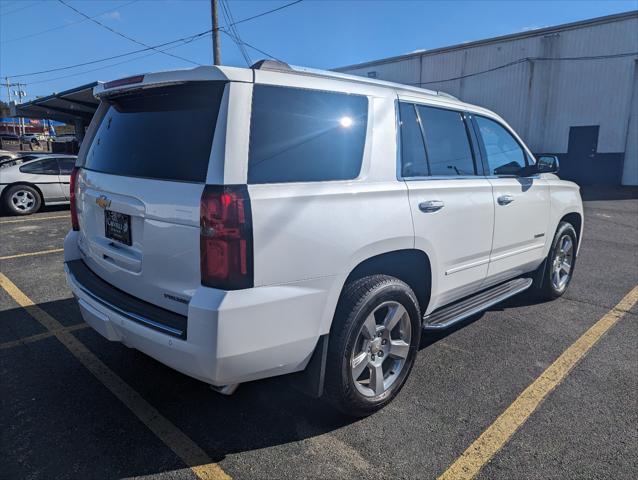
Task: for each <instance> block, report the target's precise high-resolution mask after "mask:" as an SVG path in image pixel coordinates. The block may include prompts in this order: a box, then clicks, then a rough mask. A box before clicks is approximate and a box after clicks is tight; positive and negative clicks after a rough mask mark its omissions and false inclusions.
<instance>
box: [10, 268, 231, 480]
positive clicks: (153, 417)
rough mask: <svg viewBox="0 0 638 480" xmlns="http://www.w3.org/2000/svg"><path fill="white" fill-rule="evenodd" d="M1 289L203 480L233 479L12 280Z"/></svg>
mask: <svg viewBox="0 0 638 480" xmlns="http://www.w3.org/2000/svg"><path fill="white" fill-rule="evenodd" d="M0 287H2V288H3V289H4V290H5V291H6V292H7V293H8V294H9V295H10V296H11V298H13V299H14V300H15V301H16V303H18V305H20V306H21V307H22V308H24V309H25V310H26V311H27V313H29V315H31V316H32V317H33V318H35V319H36V320H37V321H38V322H40V324H42V326H44V327H45V328H46V329H47V330H49V331H50V332H51V333H53V335H55V337H56V338H57V339H58V340H59V341H60V343H62V345H64V346H65V347H66V348H67V349H68V350H69V351H70V352H71V354H73V356H74V357H75V358H77V359H78V360H79V361H80V363H81V364H82V365H83V366H84V367H85V368H86V369H87V370H89V371H90V372H91V373H92V374H93V375H94V376H95V377H96V378H97V379H98V380H99V381H100V382H101V383H102V384H103V385H104V386H105V387H106V388H108V389H109V390H110V391H111V393H113V395H115V396H116V397H117V398H118V399H119V400H120V401H121V402H122V403H123V404H124V405H126V406H127V407H128V409H129V410H131V411H132V412H133V413H134V414H135V415H136V416H137V418H139V419H140V420H141V421H142V423H144V425H146V426H147V427H148V428H149V430H151V431H152V432H153V433H154V434H155V435H156V436H157V437H158V438H159V439H160V440H162V441H163V442H164V443H165V444H166V446H168V447H169V448H170V449H171V450H172V451H173V452H175V454H176V455H177V456H178V457H179V458H180V459H181V460H182V461H183V462H184V463H185V464H186V465H187V466H188V467H189V468H190V469H191V471H192V472H193V473H194V474H195V475H196V476H197V477H198V478H200V479H202V480H222V479H223V480H229V479H230V476H229V475H227V474H226V472H224V471H223V470H222V468H221V467H220V466H219V465H217V464H216V463H213V462H212V461H211V459H210V457H209V456H208V454H207V453H206V452H204V451H203V450H202V449H201V448H200V447H199V446H198V445H197V444H195V442H193V440H191V439H190V438H189V437H188V436H187V435H186V434H185V433H184V432H182V431H181V430H180V429H179V428H177V427H176V426H175V425H173V424H172V423H171V422H170V421H169V420H168V419H167V418H166V417H164V416H163V415H162V414H161V413H160V412H159V411H158V410H157V409H155V407H153V406H152V405H151V404H150V403H148V402H147V401H146V400H144V398H142V396H141V395H140V394H139V393H137V392H136V391H135V390H133V388H131V386H130V385H128V384H127V383H126V382H125V381H124V380H122V379H121V378H120V377H119V376H118V375H117V374H116V373H115V372H114V371H113V370H111V369H110V368H109V367H107V366H106V365H105V364H104V363H103V362H102V360H100V359H99V358H98V357H97V356H96V355H95V354H93V352H91V351H90V350H89V349H88V348H87V347H86V346H85V345H84V344H83V343H82V342H80V340H78V339H77V338H76V337H74V336H73V335H72V334H71V333H70V332H68V331H66V330H65V328H64V326H63V325H62V324H61V323H60V322H58V321H57V320H56V319H55V318H53V317H52V316H51V315H49V314H48V313H47V312H45V311H44V310H42V309H41V308H40V307H38V306H37V305H36V304H35V303H33V301H32V300H31V299H30V298H29V297H27V296H26V295H25V294H24V293H23V292H22V291H21V290H20V289H19V288H18V287H17V286H16V285H15V284H14V283H13V282H12V281H11V280H9V279H8V278H7V277H6V276H5V275H4V274H3V273H0Z"/></svg>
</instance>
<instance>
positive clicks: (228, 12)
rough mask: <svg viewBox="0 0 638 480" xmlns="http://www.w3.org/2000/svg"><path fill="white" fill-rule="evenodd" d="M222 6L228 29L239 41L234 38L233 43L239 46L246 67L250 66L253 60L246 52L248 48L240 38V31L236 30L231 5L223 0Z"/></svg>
mask: <svg viewBox="0 0 638 480" xmlns="http://www.w3.org/2000/svg"><path fill="white" fill-rule="evenodd" d="M220 4H221V6H222V14H223V15H224V18H225V19H226V25H227V27H228V28H229V30H230V31H231V32H232V34H233V36H234V37H235V38H237V39H238V40H239V41H237V40H235V38H233V41H234V42H235V45H237V48H238V49H239V53H241V55H242V57H244V61H245V62H246V65H248V66H250V64H251V63H252V60H251V59H250V55H249V54H248V52H247V51H246V47H245V46H244V44H243V43H241V37H240V36H239V31H238V30H237V29H236V28H235V26H234V24H233V22H234V18H233V14H232V12H231V10H230V5H228V3H227V2H226V0H221V2H220ZM231 38H232V37H231Z"/></svg>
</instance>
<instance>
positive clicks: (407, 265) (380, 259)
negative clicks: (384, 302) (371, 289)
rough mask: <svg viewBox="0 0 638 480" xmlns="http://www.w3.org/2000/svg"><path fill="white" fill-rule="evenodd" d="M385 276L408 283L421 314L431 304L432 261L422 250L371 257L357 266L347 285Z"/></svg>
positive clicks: (347, 280) (399, 251) (397, 251)
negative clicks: (368, 278)
mask: <svg viewBox="0 0 638 480" xmlns="http://www.w3.org/2000/svg"><path fill="white" fill-rule="evenodd" d="M375 274H383V275H389V276H391V277H396V278H398V279H399V280H401V281H403V282H405V283H407V284H408V285H409V287H410V288H411V289H412V290H413V291H414V293H415V295H416V297H417V300H418V301H419V306H420V307H421V313H423V312H424V311H425V309H426V308H427V306H428V303H429V302H430V286H431V285H432V283H431V281H432V269H431V267H430V259H429V258H428V256H427V255H426V254H425V252H423V251H421V250H415V249H408V250H395V251H392V252H386V253H382V254H380V255H375V256H374V257H370V258H368V259H366V260H364V261H363V262H361V263H360V264H359V265H357V266H356V267H355V268H354V270H352V272H350V275H348V278H347V279H346V285H347V284H348V283H350V282H352V281H354V280H357V279H359V278H363V277H367V276H368V275H375Z"/></svg>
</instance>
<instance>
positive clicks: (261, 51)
mask: <svg viewBox="0 0 638 480" xmlns="http://www.w3.org/2000/svg"><path fill="white" fill-rule="evenodd" d="M219 31H220V32H222V33H225V34H226V35H228V36H229V37H230V38H232V39H233V40H235V41H238V42H240V43H242V44H244V45H246V46H247V47H248V48H252V49H253V50H255V51H257V52H259V53H261V54H263V55H266V56H267V57H269V58H274V59H275V60H277V61H278V62H282V63H283V60H280V59H279V58H277V57H275V56H274V55H271V54H270V53H268V52H264V51H263V50H260V49H259V48H257V47H255V46H254V45H251V44H250V43H248V42H245V41H243V40H239V39H238V38H236V37H234V36H233V35H232V34H231V33H230V32H228V30H225V29H223V28H220V29H219Z"/></svg>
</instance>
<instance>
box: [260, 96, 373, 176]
mask: <svg viewBox="0 0 638 480" xmlns="http://www.w3.org/2000/svg"><path fill="white" fill-rule="evenodd" d="M367 120H368V99H367V97H365V96H361V95H349V94H345V93H337V92H325V91H318V90H306V89H300V88H288V87H279V86H270V85H255V86H254V88H253V102H252V117H251V126H250V152H249V157H248V183H251V184H258V183H282V182H318V181H326V180H350V179H354V178H356V177H358V176H359V172H360V170H361V163H362V160H363V149H364V146H365V140H366V128H367Z"/></svg>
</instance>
